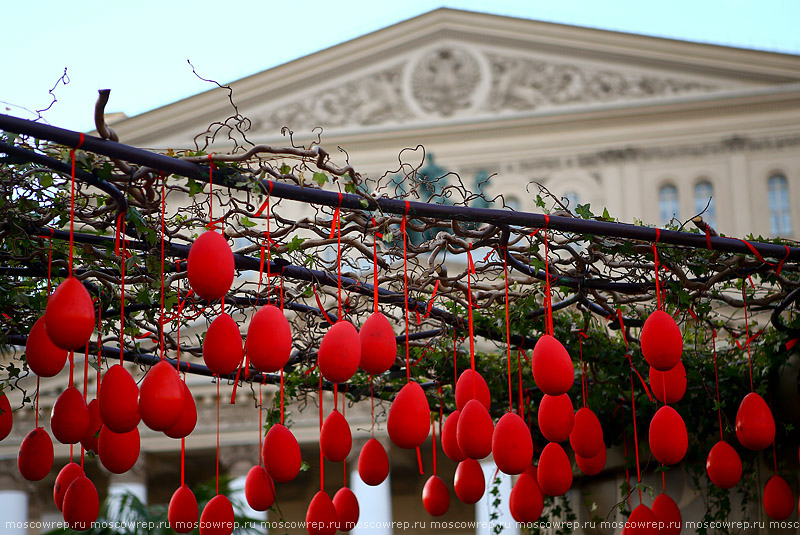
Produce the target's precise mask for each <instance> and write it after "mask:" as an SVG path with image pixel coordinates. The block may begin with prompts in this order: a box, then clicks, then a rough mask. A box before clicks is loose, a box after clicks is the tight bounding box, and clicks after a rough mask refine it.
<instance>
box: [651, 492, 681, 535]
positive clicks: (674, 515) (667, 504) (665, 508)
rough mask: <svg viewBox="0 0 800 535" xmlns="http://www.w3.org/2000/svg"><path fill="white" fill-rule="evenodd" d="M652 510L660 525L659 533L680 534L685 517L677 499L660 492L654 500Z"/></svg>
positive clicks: (660, 534)
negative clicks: (676, 501)
mask: <svg viewBox="0 0 800 535" xmlns="http://www.w3.org/2000/svg"><path fill="white" fill-rule="evenodd" d="M651 510H652V511H653V515H655V517H656V520H658V523H659V525H660V527H659V529H658V533H659V535H680V533H681V529H682V528H683V518H682V517H681V510H680V509H679V508H678V504H677V503H675V500H673V499H672V498H670V496H669V495H668V494H663V493H662V494H659V495H658V496H656V499H655V500H653V505H652V507H651Z"/></svg>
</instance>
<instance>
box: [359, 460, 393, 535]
mask: <svg viewBox="0 0 800 535" xmlns="http://www.w3.org/2000/svg"><path fill="white" fill-rule="evenodd" d="M350 489H351V490H352V491H353V493H354V494H355V495H356V498H357V499H358V507H359V510H360V514H359V517H358V524H356V527H355V528H353V530H352V531H350V533H351V534H352V535H392V527H391V522H392V483H391V475H389V476H387V477H386V480H385V481H384V482H383V483H381V484H380V485H378V486H377V487H372V486H370V485H367V484H366V483H364V482H363V481H361V477H359V475H358V471H357V470H354V471H353V472H351V473H350Z"/></svg>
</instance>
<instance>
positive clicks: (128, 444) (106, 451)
mask: <svg viewBox="0 0 800 535" xmlns="http://www.w3.org/2000/svg"><path fill="white" fill-rule="evenodd" d="M140 447H141V445H140V442H139V429H138V428H136V427H134V428H133V429H132V430H131V431H128V432H127V433H115V432H114V431H112V430H111V429H109V428H108V427H105V426H103V428H102V429H100V438H99V440H98V441H97V449H98V450H99V451H98V454H99V457H100V462H101V463H102V464H103V466H105V468H106V470H108V471H109V472H111V473H113V474H124V473H125V472H127V471H128V470H130V469H131V468H133V465H135V464H136V461H137V459H139V449H140Z"/></svg>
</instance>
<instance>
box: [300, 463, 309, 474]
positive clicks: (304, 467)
mask: <svg viewBox="0 0 800 535" xmlns="http://www.w3.org/2000/svg"><path fill="white" fill-rule="evenodd" d="M310 468H311V465H310V464H308V462H306V461H303V464H301V465H300V471H301V472H308V470H309V469H310Z"/></svg>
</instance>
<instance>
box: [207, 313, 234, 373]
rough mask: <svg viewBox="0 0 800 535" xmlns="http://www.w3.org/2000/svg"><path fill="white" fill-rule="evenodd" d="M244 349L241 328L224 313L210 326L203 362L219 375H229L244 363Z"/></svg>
mask: <svg viewBox="0 0 800 535" xmlns="http://www.w3.org/2000/svg"><path fill="white" fill-rule="evenodd" d="M243 356H244V349H243V348H242V335H241V333H240V332H239V326H238V325H236V322H235V321H233V318H231V317H230V316H229V315H227V314H225V313H224V312H223V313H222V314H220V315H219V316H217V317H216V318H214V321H212V322H211V325H209V326H208V331H207V332H206V338H205V340H203V361H204V362H205V363H206V366H208V369H209V370H211V371H212V372H214V373H216V374H217V375H220V376H223V375H229V374H231V373H233V372H235V371H236V368H238V367H239V364H241V363H242V358H243Z"/></svg>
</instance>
